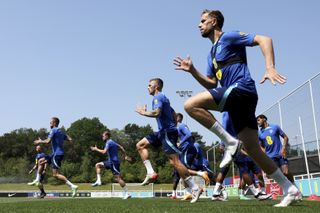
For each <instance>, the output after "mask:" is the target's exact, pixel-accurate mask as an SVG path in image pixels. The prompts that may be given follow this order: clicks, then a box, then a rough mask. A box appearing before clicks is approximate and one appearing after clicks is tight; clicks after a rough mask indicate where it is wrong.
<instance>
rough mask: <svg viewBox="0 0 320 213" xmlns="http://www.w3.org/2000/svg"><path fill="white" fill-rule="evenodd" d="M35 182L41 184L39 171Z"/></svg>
mask: <svg viewBox="0 0 320 213" xmlns="http://www.w3.org/2000/svg"><path fill="white" fill-rule="evenodd" d="M35 181H37V182H40V175H39V173H38V171H37V175H36V179H35Z"/></svg>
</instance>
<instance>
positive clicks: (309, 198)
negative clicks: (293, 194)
mask: <svg viewBox="0 0 320 213" xmlns="http://www.w3.org/2000/svg"><path fill="white" fill-rule="evenodd" d="M306 200H313V201H320V197H318V196H317V195H315V194H312V195H310V196H309V197H308V198H306Z"/></svg>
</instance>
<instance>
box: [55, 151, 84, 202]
mask: <svg viewBox="0 0 320 213" xmlns="http://www.w3.org/2000/svg"><path fill="white" fill-rule="evenodd" d="M62 160H63V155H55V156H52V164H51V166H52V176H53V177H55V178H56V179H57V180H61V181H63V182H65V183H66V184H67V185H68V186H69V187H70V188H71V190H72V197H75V196H76V193H77V190H78V186H77V185H75V184H73V183H71V182H70V181H69V180H68V179H67V178H66V177H65V176H64V175H62V174H61V173H60V168H61V163H62Z"/></svg>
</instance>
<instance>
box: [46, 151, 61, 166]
mask: <svg viewBox="0 0 320 213" xmlns="http://www.w3.org/2000/svg"><path fill="white" fill-rule="evenodd" d="M46 160H47V162H48V164H49V165H51V167H52V168H53V169H60V167H61V162H62V160H63V155H55V154H52V155H50V156H48V157H47V158H46Z"/></svg>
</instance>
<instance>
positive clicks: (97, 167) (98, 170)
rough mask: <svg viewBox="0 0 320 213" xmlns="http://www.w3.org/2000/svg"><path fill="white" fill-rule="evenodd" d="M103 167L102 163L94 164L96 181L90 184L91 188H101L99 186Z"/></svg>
mask: <svg viewBox="0 0 320 213" xmlns="http://www.w3.org/2000/svg"><path fill="white" fill-rule="evenodd" d="M103 167H104V162H98V163H96V165H95V168H96V175H97V180H96V182H94V183H93V184H91V186H93V187H94V186H101V184H102V181H101V170H102V169H103Z"/></svg>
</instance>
